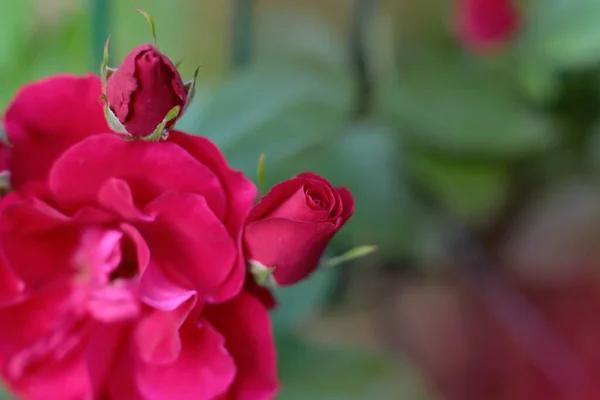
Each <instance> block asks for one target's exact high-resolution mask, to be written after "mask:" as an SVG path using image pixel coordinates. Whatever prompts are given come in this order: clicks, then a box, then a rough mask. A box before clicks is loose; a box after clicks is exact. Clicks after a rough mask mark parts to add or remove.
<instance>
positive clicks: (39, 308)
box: [0, 285, 91, 399]
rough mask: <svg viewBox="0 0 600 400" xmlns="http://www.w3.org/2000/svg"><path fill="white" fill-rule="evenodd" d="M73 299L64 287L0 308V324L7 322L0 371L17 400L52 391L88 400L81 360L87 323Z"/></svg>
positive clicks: (0, 339)
mask: <svg viewBox="0 0 600 400" xmlns="http://www.w3.org/2000/svg"><path fill="white" fill-rule="evenodd" d="M72 294H73V293H72V291H71V288H70V287H69V286H68V285H63V286H60V287H55V288H53V289H52V290H46V291H44V292H38V293H36V294H34V295H31V296H29V297H28V298H27V299H26V300H25V301H23V302H20V303H19V304H16V305H14V306H11V307H6V308H0V321H10V329H0V363H1V364H2V366H1V368H0V369H1V370H2V373H3V375H4V378H5V379H6V380H7V381H8V382H9V385H10V386H11V388H12V389H13V390H14V391H15V392H17V393H19V394H20V397H21V398H27V399H30V398H31V399H45V398H48V391H56V390H60V393H61V394H62V393H64V394H65V395H66V396H67V398H89V397H90V394H91V385H90V380H89V375H88V372H87V368H86V365H85V363H84V360H83V348H84V346H83V344H84V338H85V337H86V335H87V333H88V332H89V329H90V321H89V320H88V319H87V318H85V316H83V315H82V314H81V311H82V310H81V309H79V305H80V303H79V302H78V299H77V298H76V297H73V296H72ZM71 396H72V397H71Z"/></svg>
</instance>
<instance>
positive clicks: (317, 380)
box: [276, 333, 433, 400]
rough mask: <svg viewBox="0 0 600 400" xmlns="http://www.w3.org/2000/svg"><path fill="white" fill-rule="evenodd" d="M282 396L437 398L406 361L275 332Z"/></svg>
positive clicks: (287, 399) (317, 399) (284, 399)
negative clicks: (313, 343) (306, 340)
mask: <svg viewBox="0 0 600 400" xmlns="http://www.w3.org/2000/svg"><path fill="white" fill-rule="evenodd" d="M276 340H277V346H278V357H279V373H280V377H281V391H280V394H279V396H278V399H279V400H306V399H311V400H371V399H377V400H396V399H402V398H404V399H410V400H426V399H433V397H432V396H431V395H430V394H428V393H427V392H426V390H425V387H424V385H423V383H422V381H421V380H420V379H419V377H418V376H416V374H415V373H414V371H413V370H412V369H411V368H410V366H408V365H402V364H400V363H399V362H396V361H392V360H390V359H388V358H385V357H383V356H380V355H376V354H371V353H369V352H366V351H363V350H359V349H354V348H346V347H324V346H311V345H308V344H307V343H304V342H302V341H301V340H299V339H298V338H297V337H294V336H292V335H289V334H285V333H280V334H279V335H277V337H276Z"/></svg>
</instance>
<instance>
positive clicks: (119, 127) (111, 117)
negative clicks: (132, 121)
mask: <svg viewBox="0 0 600 400" xmlns="http://www.w3.org/2000/svg"><path fill="white" fill-rule="evenodd" d="M101 99H102V101H103V102H104V117H105V118H106V122H108V126H110V129H112V130H113V131H115V132H117V133H118V134H120V135H121V137H126V138H131V137H132V136H131V134H130V133H129V132H127V129H125V126H123V124H122V123H121V121H119V118H117V116H116V115H115V113H113V112H112V110H111V109H110V107H109V105H108V100H107V99H106V95H104V94H103V95H102V96H101Z"/></svg>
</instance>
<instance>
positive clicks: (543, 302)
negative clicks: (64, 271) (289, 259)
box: [0, 0, 600, 400]
mask: <svg viewBox="0 0 600 400" xmlns="http://www.w3.org/2000/svg"><path fill="white" fill-rule="evenodd" d="M473 2H475V0H472V1H471V0H419V1H417V0H377V1H376V0H219V1H215V0H169V1H165V0H136V1H135V3H134V2H133V0H110V1H109V0H19V1H16V0H0V107H1V108H2V109H4V107H5V106H6V104H7V102H8V101H10V98H11V97H12V96H13V95H14V92H15V90H16V89H17V88H18V87H19V86H20V85H22V84H24V83H26V82H28V81H31V80H33V79H38V78H41V77H44V76H47V75H49V74H53V73H59V72H70V73H77V74H81V73H85V72H88V71H94V72H95V71H96V70H98V68H99V63H100V59H101V55H102V46H103V43H104V40H105V39H106V37H107V36H108V34H111V35H112V38H111V47H110V56H111V65H113V66H117V65H118V63H119V62H120V60H121V59H122V58H123V57H124V56H125V54H126V53H127V52H128V51H129V50H130V49H131V48H133V47H134V46H136V45H138V44H140V43H143V42H148V41H150V40H151V36H150V31H149V28H148V26H147V23H146V21H145V20H144V18H143V17H142V16H141V15H140V14H139V13H138V12H137V11H136V10H135V8H134V5H137V6H140V7H142V8H144V9H146V10H147V11H149V12H150V13H151V14H152V15H153V16H154V18H155V20H156V24H157V33H158V36H159V37H158V42H159V46H160V49H161V50H162V51H163V52H164V53H166V54H167V55H168V56H170V57H171V58H172V59H173V60H174V61H178V60H180V59H181V60H183V64H182V66H181V68H180V70H181V72H182V75H183V76H184V78H185V77H191V75H192V72H193V70H194V69H195V67H196V66H198V65H200V67H201V68H200V75H199V81H198V82H199V88H198V94H197V97H196V100H195V101H194V104H193V105H192V106H191V107H190V109H189V110H188V111H187V114H186V115H185V116H184V118H183V119H182V120H181V121H180V122H179V123H178V128H179V129H183V130H187V131H189V132H191V133H195V134H201V135H206V136H208V137H210V138H211V139H212V140H214V141H215V142H216V143H217V144H218V145H219V146H220V147H221V149H222V150H223V151H224V152H225V154H226V155H227V157H228V159H229V160H230V162H231V163H232V164H233V165H234V166H235V167H237V168H240V169H243V170H244V171H245V172H246V173H247V174H248V175H249V176H251V177H253V178H255V177H256V172H255V171H256V165H257V160H258V157H259V155H260V154H261V153H262V152H264V153H265V154H266V178H267V181H268V184H269V185H272V184H273V183H276V182H278V181H279V180H282V179H285V178H287V177H289V176H290V175H292V174H295V173H297V172H301V171H303V170H313V171H315V172H318V173H320V174H322V175H324V176H326V177H328V178H329V179H330V180H331V181H332V182H333V183H334V184H335V185H338V186H339V185H345V186H347V187H349V188H350V189H352V191H353V192H354V195H355V198H356V202H357V204H356V213H355V216H354V217H353V219H352V220H351V221H350V222H349V223H348V224H347V226H346V227H345V228H344V229H343V230H342V231H341V232H340V233H339V235H338V237H336V239H335V241H334V243H333V244H332V246H331V248H330V250H329V253H328V255H327V257H334V256H336V255H339V254H341V253H343V252H344V251H346V250H348V249H350V248H352V247H353V246H357V245H365V244H368V245H371V244H373V245H377V246H378V251H377V252H376V253H374V254H371V255H369V256H367V257H364V258H361V259H359V260H356V261H354V262H351V263H348V264H345V265H343V266H338V267H336V268H322V269H321V270H320V271H319V272H318V273H317V274H315V275H314V276H313V277H312V278H311V279H309V280H308V281H306V282H304V283H302V284H301V285H298V286H296V287H293V288H286V289H282V290H278V291H277V293H278V296H279V300H280V306H279V308H278V309H277V310H276V311H275V312H274V313H273V321H274V327H275V331H276V336H277V344H278V352H279V368H280V373H281V379H282V391H281V394H280V397H279V398H280V399H282V400H305V399H315V400H359V399H360V400H362V399H365V400H367V399H373V400H388V399H389V400H395V399H407V400H434V399H450V400H454V399H456V400H538V399H540V400H554V399H557V400H559V399H568V400H588V399H589V400H597V399H599V398H600V273H599V271H600V268H599V267H600V247H598V244H599V243H600V180H599V174H600V2H599V1H598V0H529V1H526V0H523V1H520V2H515V7H516V9H515V10H516V11H515V15H514V16H513V17H511V18H512V21H509V22H510V23H509V24H508V25H510V29H505V32H500V34H498V32H487V33H489V35H488V36H489V37H487V39H486V38H485V37H484V38H483V39H486V40H483V43H482V41H481V40H480V41H478V40H477V37H476V36H477V35H475V37H474V34H473V32H470V31H468V29H467V31H468V32H466V33H465V29H464V26H463V25H461V23H464V20H463V19H462V18H465V15H464V13H465V12H466V11H465V7H467V8H468V4H469V3H473ZM480 3H486V4H491V3H494V1H490V0H484V1H481V2H480ZM496 3H498V1H496ZM505 3H506V2H505ZM475 14H476V16H475V19H477V18H481V21H479V22H481V24H482V26H483V28H482V29H483V31H484V32H483V33H484V35H483V36H485V33H486V32H485V27H486V26H488V25H491V26H500V27H501V26H502V24H503V23H504V24H505V25H506V21H504V22H502V18H505V19H506V16H504V17H498V18H495V16H497V15H496V14H494V13H492V14H491V15H492V16H491V17H490V14H489V13H488V14H486V13H485V12H483V14H482V15H483V16H480V17H477V12H476V13H475ZM486 15H487V16H486ZM471 18H472V16H471ZM509 19H510V18H509ZM461 21H462V22H461ZM479 22H478V21H475V22H473V21H471V23H474V24H475V28H476V27H477V26H478V25H477V24H478V23H479ZM486 24H487V25H486ZM508 25H507V26H508ZM461 27H462V28H461ZM475 28H474V29H475ZM475 31H477V29H475ZM469 32H470V33H469ZM490 37H491V38H492V39H493V40H492V39H490ZM488 39H490V40H488ZM2 329H9V328H8V327H6V328H5V327H2ZM0 398H2V395H1V394H0ZM49 399H50V397H49Z"/></svg>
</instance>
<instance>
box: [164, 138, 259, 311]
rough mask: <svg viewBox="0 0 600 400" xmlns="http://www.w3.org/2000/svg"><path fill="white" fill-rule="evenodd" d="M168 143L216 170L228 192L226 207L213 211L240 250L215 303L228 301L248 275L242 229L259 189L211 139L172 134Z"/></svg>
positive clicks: (239, 288)
mask: <svg viewBox="0 0 600 400" xmlns="http://www.w3.org/2000/svg"><path fill="white" fill-rule="evenodd" d="M169 141H170V142H174V143H177V144H178V145H179V146H181V147H183V148H184V149H186V150H187V151H188V152H189V153H190V154H191V155H192V156H193V157H195V158H196V159H198V160H199V161H200V162H202V163H203V164H205V165H206V166H208V167H209V168H210V169H211V170H212V171H214V172H215V173H216V174H217V176H218V177H219V180H220V182H221V185H222V186H223V190H224V191H225V195H226V198H227V208H226V209H223V210H222V211H220V210H219V209H214V208H213V211H214V212H215V215H216V216H217V217H219V218H220V219H221V220H223V221H224V223H225V227H226V228H227V230H228V231H229V234H230V235H231V237H232V238H234V240H235V243H236V246H237V247H238V258H237V260H236V262H235V266H234V268H233V269H232V271H231V273H230V275H229V276H228V277H227V279H226V280H225V282H224V283H223V284H222V285H221V287H220V288H219V291H218V292H217V293H215V295H214V296H213V299H212V300H213V301H214V302H221V301H225V300H228V299H230V298H232V297H233V296H235V295H237V293H239V291H240V290H241V288H242V285H243V284H244V279H245V276H246V260H245V259H244V257H243V252H242V228H243V225H244V221H245V220H246V217H247V216H248V213H249V212H250V209H251V208H252V205H253V204H254V200H255V199H256V193H257V190H256V186H255V185H254V183H253V182H252V181H251V180H250V179H248V178H247V177H246V176H245V175H244V174H243V173H242V172H240V171H236V170H233V169H232V168H231V167H230V166H229V164H228V163H227V160H226V159H225V157H224V156H223V154H222V153H221V151H220V150H219V149H218V147H217V146H215V145H214V143H212V142H211V141H210V140H208V139H206V138H204V137H201V136H193V135H188V134H186V133H183V132H178V131H172V132H171V134H170V135H169ZM224 204H225V203H224ZM225 213H226V214H225Z"/></svg>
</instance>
